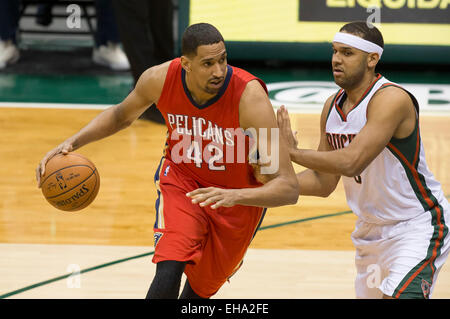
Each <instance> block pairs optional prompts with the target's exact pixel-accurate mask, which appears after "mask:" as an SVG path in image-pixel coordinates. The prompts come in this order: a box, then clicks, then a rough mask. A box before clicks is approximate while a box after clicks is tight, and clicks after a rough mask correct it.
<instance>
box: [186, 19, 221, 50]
mask: <svg viewBox="0 0 450 319" xmlns="http://www.w3.org/2000/svg"><path fill="white" fill-rule="evenodd" d="M220 41H223V42H225V41H224V40H223V37H222V35H221V34H220V32H219V30H217V29H216V28H215V27H214V26H213V25H211V24H209V23H197V24H193V25H191V26H189V27H188V28H187V29H186V30H185V31H184V33H183V38H182V40H181V54H182V55H184V56H192V55H194V56H195V55H197V48H198V47H199V46H200V45H208V44H214V43H218V42H220Z"/></svg>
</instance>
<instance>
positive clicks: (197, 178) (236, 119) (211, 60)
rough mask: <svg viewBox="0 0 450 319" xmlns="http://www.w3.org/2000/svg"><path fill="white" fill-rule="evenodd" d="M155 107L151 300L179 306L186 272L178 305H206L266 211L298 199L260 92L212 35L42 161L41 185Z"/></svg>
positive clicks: (205, 29)
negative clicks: (159, 121) (53, 169)
mask: <svg viewBox="0 0 450 319" xmlns="http://www.w3.org/2000/svg"><path fill="white" fill-rule="evenodd" d="M152 103H155V104H156V105H157V107H158V109H159V110H160V111H161V113H162V114H163V116H164V118H165V121H166V125H167V128H168V139H167V142H166V148H165V150H164V156H163V158H162V160H161V162H160V165H159V167H158V169H157V172H156V174H155V184H156V188H157V193H158V199H157V201H156V222H155V226H154V232H155V254H154V257H153V262H154V263H156V264H157V267H156V274H155V277H154V279H153V282H152V284H151V286H150V289H149V291H148V293H147V298H177V297H178V294H179V288H180V282H181V276H182V274H183V272H184V273H185V274H186V276H187V281H186V285H185V287H184V289H183V291H182V293H181V295H180V298H209V297H211V296H212V295H214V294H215V293H216V292H217V291H218V290H219V288H220V287H221V286H222V284H223V283H224V282H225V281H226V280H227V279H228V278H229V277H230V276H231V275H232V274H233V273H234V272H235V271H236V270H237V269H238V268H239V267H240V265H241V263H242V259H243V257H244V255H245V252H246V251H247V248H248V246H249V244H250V242H251V240H252V239H253V236H254V235H255V232H256V230H257V229H258V227H259V225H260V223H261V222H262V218H263V217H264V213H265V208H267V207H275V206H281V205H288V204H294V203H296V201H297V198H298V194H299V186H298V183H297V179H296V176H295V172H294V169H293V167H292V164H291V162H290V159H289V153H288V152H287V146H286V145H285V143H284V141H283V140H280V139H279V138H278V131H277V121H276V117H275V114H274V111H273V108H272V105H271V103H270V101H269V98H268V95H267V89H266V86H265V84H264V83H263V82H262V81H261V80H260V79H258V78H256V77H255V76H253V75H251V74H250V73H248V72H246V71H244V70H242V69H239V68H236V67H232V66H230V65H228V64H227V52H226V49H225V44H224V40H223V38H222V35H221V34H220V32H219V31H218V30H217V29H216V28H215V27H213V26H212V25H210V24H206V23H199V24H195V25H192V26H190V27H188V28H187V29H186V31H185V33H184V34H183V38H182V56H181V58H176V59H174V60H172V61H168V62H166V63H163V64H161V65H158V66H154V67H152V68H150V69H148V70H147V71H146V72H144V73H143V75H142V76H141V78H140V79H139V81H138V83H137V85H136V88H135V89H134V90H133V91H132V92H131V93H130V94H129V96H128V97H127V98H126V99H125V100H124V101H123V102H122V103H120V104H118V105H115V106H112V107H111V108H109V109H107V110H105V111H104V112H102V113H101V114H99V115H98V116H97V117H96V118H94V119H93V120H92V121H91V122H90V123H89V124H88V125H87V126H86V127H84V128H83V129H81V130H80V131H79V132H78V133H77V134H75V135H74V136H72V137H70V138H68V139H67V140H66V141H65V142H63V143H62V144H61V145H59V146H58V147H56V148H55V149H54V150H52V151H50V152H49V153H47V155H46V156H45V157H44V158H43V159H42V161H41V163H40V164H39V166H38V167H37V170H36V177H37V180H38V184H39V183H40V177H41V176H42V175H43V174H44V169H45V163H46V162H47V161H48V159H50V158H51V157H52V156H54V155H55V154H58V153H63V154H67V153H68V152H70V151H74V150H76V149H78V148H80V147H81V146H83V145H86V144H87V143H90V142H93V141H96V140H99V139H101V138H104V137H106V136H109V135H111V134H114V133H116V132H117V131H119V130H121V129H124V128H126V127H127V126H129V125H130V124H131V123H132V122H133V121H135V120H136V119H137V118H138V117H139V116H140V115H141V114H142V113H143V112H144V111H145V110H146V109H147V108H148V106H149V105H152ZM244 130H245V132H244ZM246 132H250V133H252V134H245V133H246ZM249 135H250V136H249ZM250 150H257V151H250ZM255 154H257V155H256V157H257V158H259V160H258V164H260V165H258V166H257V167H259V168H258V169H256V170H254V166H252V165H251V160H250V156H255ZM259 169H260V170H259ZM264 170H265V171H264ZM255 176H257V177H258V178H256V177H255ZM260 177H264V178H260ZM263 180H264V183H262V182H260V181H263Z"/></svg>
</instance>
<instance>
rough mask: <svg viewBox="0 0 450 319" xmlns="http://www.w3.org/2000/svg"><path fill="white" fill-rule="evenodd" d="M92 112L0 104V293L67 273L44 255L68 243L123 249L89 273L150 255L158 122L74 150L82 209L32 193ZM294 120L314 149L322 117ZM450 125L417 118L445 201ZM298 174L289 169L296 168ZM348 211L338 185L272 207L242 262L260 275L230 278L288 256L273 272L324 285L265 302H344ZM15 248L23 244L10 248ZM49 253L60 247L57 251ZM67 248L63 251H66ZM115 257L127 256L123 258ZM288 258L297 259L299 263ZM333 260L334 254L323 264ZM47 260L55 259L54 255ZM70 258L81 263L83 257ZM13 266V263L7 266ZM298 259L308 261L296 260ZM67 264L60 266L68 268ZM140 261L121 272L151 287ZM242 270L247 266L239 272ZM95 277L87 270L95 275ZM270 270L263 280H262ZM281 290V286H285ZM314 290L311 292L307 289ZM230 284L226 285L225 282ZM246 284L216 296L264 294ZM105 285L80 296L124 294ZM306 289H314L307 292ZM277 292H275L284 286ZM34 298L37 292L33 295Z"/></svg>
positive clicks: (161, 137)
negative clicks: (84, 201) (95, 176)
mask: <svg viewBox="0 0 450 319" xmlns="http://www.w3.org/2000/svg"><path fill="white" fill-rule="evenodd" d="M99 112H100V111H99V110H70V109H31V108H29V109H27V108H1V105H0V159H1V160H0V194H2V195H1V199H0V243H2V245H1V246H0V253H1V254H2V255H3V256H11V258H10V259H8V263H6V265H5V262H2V264H1V265H0V266H1V268H2V269H3V270H5V268H8V269H9V270H8V272H5V271H3V270H2V275H0V287H4V288H1V290H0V295H1V294H4V293H7V292H8V291H11V290H14V289H19V288H21V287H23V286H26V285H29V284H34V283H35V282H36V281H42V280H46V279H49V277H50V278H52V277H56V276H59V275H61V274H62V273H63V272H64V271H65V268H64V267H63V268H61V269H62V270H61V269H59V270H58V269H54V268H52V267H50V266H48V267H47V266H45V260H46V258H50V259H49V260H50V261H52V259H51V257H48V256H49V255H48V254H51V253H48V249H50V251H51V252H53V254H62V253H63V252H64V254H68V253H70V249H69V248H70V247H72V248H73V247H74V246H62V245H89V246H77V247H79V248H77V249H78V250H80V249H81V250H86V251H91V248H92V249H93V247H94V246H95V247H96V246H102V245H103V246H110V247H111V249H112V248H113V247H123V249H124V251H120V249H119V248H118V249H119V250H117V251H116V250H114V251H115V252H114V253H113V254H112V255H106V257H104V259H102V260H97V259H95V258H94V259H92V260H89V258H90V256H97V254H99V251H101V250H97V251H96V253H92V252H91V253H89V254H86V256H85V259H86V260H84V262H83V263H82V264H83V266H82V267H84V265H85V264H86V267H91V266H95V264H96V263H97V262H100V263H102V262H108V259H109V261H111V259H113V260H114V259H115V258H119V259H120V258H126V257H129V256H131V255H133V254H134V253H135V252H136V251H144V252H146V251H151V249H152V246H153V231H152V227H153V223H154V218H155V210H154V203H155V200H156V191H155V187H154V184H153V175H154V172H155V170H156V168H157V165H158V163H159V159H160V158H161V156H162V147H163V146H164V141H165V131H166V130H165V127H164V126H163V125H158V124H154V123H151V122H147V121H142V120H138V121H137V122H135V123H134V124H133V125H132V126H131V127H130V128H128V129H126V130H124V131H121V132H119V133H118V134H116V135H114V136H111V137H109V138H107V139H104V140H101V141H98V142H96V143H93V144H90V145H87V146H85V147H83V148H82V149H80V150H78V152H79V153H81V154H83V155H85V156H87V157H88V158H89V159H91V160H92V161H93V162H94V163H95V165H96V166H97V168H98V170H99V173H100V176H101V186H100V192H99V194H98V196H97V198H96V200H95V201H94V202H93V203H92V204H91V205H90V206H89V207H88V208H86V209H85V210H83V211H81V212H77V213H66V212H60V211H57V210H56V209H54V208H53V207H52V206H50V205H49V204H48V203H47V202H46V201H45V199H44V197H43V196H42V193H41V191H40V190H39V189H38V188H37V187H36V182H35V172H34V170H35V167H36V165H37V164H38V162H39V160H40V159H41V158H42V157H43V155H44V154H45V153H46V152H47V151H49V150H50V149H51V148H53V147H55V146H56V145H58V144H59V143H61V142H62V141H63V140H64V139H65V138H67V137H69V136H71V135H72V134H74V133H76V132H77V131H78V130H79V129H80V128H81V127H82V126H84V125H86V124H87V123H88V122H89V121H90V120H91V119H92V118H93V117H94V116H95V115H96V114H98V113H99ZM292 122H293V125H294V126H295V129H297V130H298V131H299V136H300V145H301V146H302V147H304V148H313V149H315V148H316V147H317V142H318V136H319V135H318V134H319V129H318V124H319V115H316V114H308V115H293V116H292ZM448 123H449V118H448V117H432V116H426V117H422V118H421V133H422V139H423V143H424V145H425V150H426V158H427V161H428V165H429V167H430V169H431V170H432V172H433V173H434V175H435V176H436V178H437V179H438V180H439V181H440V182H441V183H442V186H443V188H444V192H445V193H446V195H449V194H450V175H449V174H450V161H449V160H448V158H450V147H449V142H448V141H449V140H450V128H449V127H448ZM301 169H302V168H301V167H298V166H296V170H297V171H299V170H301ZM348 210H349V208H348V206H347V205H346V202H345V196H344V192H343V187H342V184H341V183H340V184H339V186H338V188H337V190H336V191H335V192H334V193H333V194H332V195H331V196H330V197H329V198H313V197H303V198H300V199H299V201H298V203H297V204H296V205H292V206H285V207H280V208H274V209H269V210H268V213H267V215H266V218H265V220H264V222H263V224H262V229H263V230H261V231H260V232H259V233H258V234H257V236H256V237H255V239H254V241H253V243H252V245H251V248H252V250H251V253H250V251H249V254H248V262H247V263H246V267H252V265H253V266H255V267H259V266H258V265H259V264H260V263H261V258H262V259H263V260H266V261H267V265H268V266H267V268H268V269H265V270H264V272H261V273H257V271H256V273H254V272H252V271H251V268H245V267H244V268H243V269H242V270H241V271H240V272H238V274H237V275H236V278H241V279H236V280H235V282H243V281H245V280H244V279H242V278H243V277H237V276H244V277H245V274H247V275H248V276H250V277H249V278H251V276H252V275H255V276H261V277H262V278H260V277H258V279H255V280H257V281H258V282H260V283H261V284H264V279H263V278H267V276H272V275H273V273H274V269H273V268H271V267H278V266H277V260H280V261H282V262H283V263H284V262H286V263H287V262H288V261H289V260H291V259H292V262H293V264H292V265H291V266H289V265H287V266H286V267H290V268H289V269H290V271H291V272H287V270H283V269H284V268H276V269H278V271H280V272H283V271H284V272H286V273H292V274H295V273H297V274H298V271H299V268H302V267H303V266H305V267H307V268H305V269H302V270H301V271H300V273H303V274H304V276H306V277H308V273H309V274H312V273H313V272H315V274H314V275H309V276H310V277H308V278H312V279H314V280H312V281H311V282H316V281H315V279H317V280H319V279H318V278H323V280H324V281H322V283H321V284H316V285H314V284H311V286H310V287H309V288H308V289H310V291H309V294H308V293H304V294H301V293H300V292H299V291H303V289H304V288H305V287H299V289H298V291H297V293H295V294H294V295H289V294H287V295H285V294H284V293H282V292H280V293H279V294H276V295H273V296H269V295H267V294H262V295H263V296H264V298H289V297H291V296H293V297H294V298H309V297H311V298H344V297H346V296H349V297H350V298H351V297H352V296H353V294H352V293H353V277H352V276H353V273H352V272H351V271H353V270H348V267H353V259H352V258H353V257H352V256H353V249H354V248H353V245H352V243H351V240H350V234H351V232H352V230H353V227H354V222H355V220H356V218H355V217H354V216H353V214H351V213H350V212H348ZM337 213H340V214H337ZM17 244H22V245H18V246H17ZM29 244H31V246H30V245H29ZM11 245H12V246H11ZM34 245H38V246H34ZM39 245H43V246H39ZM55 245H56V246H55ZM33 247H40V248H39V249H42V253H35V256H34V257H32V256H33V254H31V255H29V253H30V251H33V249H34V248H33ZM43 247H47V248H48V249H47V248H45V249H44V248H43ZM49 247H50V248H49ZM55 247H60V248H63V249H62V250H59V252H58V249H56V248H55ZM64 247H69V248H68V249H69V250H66V249H65V248H64ZM80 247H81V248H80ZM127 247H138V249H136V250H133V251H127V250H126V249H127ZM139 247H142V249H141V248H139ZM12 248H14V249H12ZM11 249H12V250H13V252H15V254H14V253H13V254H12V255H8V254H7V253H8V252H9V253H11ZM21 249H23V253H22V254H21V253H20V251H21ZM39 249H38V250H39ZM46 249H47V250H46ZM52 249H53V250H52ZM55 249H56V250H55ZM74 249H75V248H74ZM77 249H75V251H77ZM39 251H40V250H39ZM46 251H47V252H46ZM105 251H108V250H107V249H106V250H105ZM283 251H286V253H283ZM27 252H28V253H27ZM125 252H126V254H125ZM290 252H292V253H290ZM329 252H331V253H329ZM333 252H335V253H333ZM3 253H5V254H3ZM122 253H124V255H122V256H121V257H120V255H121V254H122ZM21 256H22V257H21ZM30 256H31V257H30ZM53 256H54V255H53ZM77 256H83V254H82V253H78V255H77ZM289 256H291V257H292V258H290V257H289ZM293 256H297V257H298V259H297V257H295V258H294V257H293ZM306 256H311V260H316V263H312V262H311V260H307V261H306V260H305V257H306ZM327 256H328V257H327ZM330 256H334V257H331V258H330ZM29 258H31V259H38V260H39V262H38V264H39V266H38V267H34V268H33V267H32V266H31V265H29V264H30V263H32V261H30V260H29V261H28V262H27V260H28V259H29ZM53 258H56V259H58V257H57V256H56V257H55V256H54V257H53ZM77 258H78V259H77V260H79V259H80V258H82V257H77ZM102 258H103V257H102ZM333 258H335V259H337V260H338V261H337V262H336V263H337V264H339V266H336V267H334V268H333V267H331V268H333V269H334V270H331V269H330V267H328V266H327V265H330V264H333V262H334V261H333V260H334V259H333ZM100 259H101V258H100ZM15 260H16V261H17V263H15V262H14V261H15ZM64 260H65V259H64ZM252 260H253V261H252ZM302 261H305V263H304V264H302ZM50 264H51V262H50ZM65 265H66V266H65V267H67V263H66V264H65ZM146 265H147V266H148V267H149V268H148V269H149V271H150V274H148V273H146V271H145V269H146V268H145V267H144V266H141V268H139V267H137V268H133V267H131V268H130V269H128V270H126V272H128V274H129V272H130V271H131V272H132V273H133V274H134V275H136V273H137V274H138V275H139V274H142V275H143V277H141V279H142V281H143V282H145V285H144V286H145V289H147V281H148V282H149V280H150V279H149V278H151V271H152V269H153V268H151V267H152V265H151V263H150V261H149V259H148V258H146ZM283 265H284V264H283ZM318 267H321V268H320V269H319V268H318ZM447 268H450V267H448V266H447V265H446V266H445V267H444V269H443V271H442V272H441V275H440V276H441V278H440V280H441V281H440V285H439V287H443V289H442V290H438V288H436V291H435V297H440V298H450V291H449V289H448V287H450V276H449V275H448V274H449V271H447ZM30 269H33V271H32V272H31V273H32V274H33V275H32V276H31V277H26V276H24V273H28V274H29V273H30V271H29V270H30ZM244 269H246V270H245V271H244ZM254 269H259V268H254ZM271 269H272V270H271ZM351 269H353V268H351ZM49 270H52V271H53V270H54V273H52V274H50V273H48V271H49ZM134 270H136V272H135V271H134ZM347 270H348V271H347ZM241 272H242V274H241ZM318 272H320V276H318V275H317V273H318ZM344 272H346V274H347V275H343V278H348V280H344V281H345V284H344V283H343V284H342V286H341V288H342V291H345V292H346V295H345V296H343V295H342V294H340V293H339V288H336V287H339V282H343V281H342V280H340V279H337V286H333V287H334V288H330V287H331V286H330V287H328V286H327V283H326V282H327V280H328V281H330V280H331V281H333V278H335V279H336V278H337V277H338V276H340V274H343V273H344ZM95 273H96V272H92V276H94V275H95ZM269 273H270V275H268V274H269ZM7 274H8V275H7ZM33 276H34V277H33ZM124 276H125V278H124V280H128V279H126V275H124ZM324 276H325V277H324ZM306 277H302V278H306ZM284 278H285V280H287V282H289V281H290V279H289V277H286V276H284ZM295 278H297V277H295ZM327 278H328V279H327ZM296 280H297V279H296ZM331 281H330V282H331ZM6 283H8V284H6ZM4 284H5V285H4ZM280 284H281V286H283V285H282V283H280ZM243 285H244V283H243ZM313 286H314V287H315V288H314V289H312V288H311V287H313ZM227 287H228V286H227ZM229 287H230V288H231V287H232V285H230V286H229ZM251 287H253V288H254V289H253V290H251V291H248V290H243V292H242V291H241V290H240V289H237V290H235V289H234V288H233V290H231V291H229V294H228V293H227V292H226V291H227V290H226V289H228V288H226V287H224V290H223V292H222V291H221V292H220V294H218V295H217V297H224V298H226V297H230V298H234V297H235V298H240V297H241V296H242V297H245V296H247V297H248V298H258V296H261V294H260V293H258V292H259V291H260V290H261V289H256V288H255V287H256V286H251ZM328 288H330V289H328ZM444 288H445V289H444ZM46 289H47V288H46ZM48 289H50V290H49V291H50V292H49V293H48V294H46V293H42V294H38V296H36V295H31V296H30V297H32V298H34V297H39V296H41V297H44V298H47V297H48V298H58V297H59V296H61V297H62V296H64V293H60V292H59V290H58V289H57V290H51V286H49V287H48ZM99 289H100V290H101V291H100V292H99V291H98V290H99ZM110 289H112V290H114V289H115V287H108V286H104V287H101V288H98V289H97V290H96V289H93V290H94V292H93V293H92V294H91V293H89V294H87V295H83V296H84V297H86V298H95V296H97V297H99V298H102V296H104V297H107V298H108V297H113V298H121V295H120V294H119V295H111V293H109V292H106V291H110ZM129 289H131V290H133V289H134V288H133V287H130V288H129ZM308 289H306V290H308ZM311 289H312V290H313V291H315V293H311V291H312V290H311ZM279 290H280V291H282V289H281V288H280V289H279ZM141 291H142V287H141V288H139V289H137V290H133V292H129V293H127V292H123V295H122V296H123V298H126V297H132V298H133V297H135V298H140V297H141V295H142V293H141ZM236 291H241V292H242V293H243V295H239V296H238V294H236ZM40 292H42V291H41V290H40ZM291 292H292V291H291ZM347 292H348V293H347ZM30 293H31V292H30ZM20 296H23V297H25V296H26V294H25V293H24V294H23V295H21V294H19V295H17V297H19V298H20ZM71 296H74V295H71ZM233 296H234V297H233Z"/></svg>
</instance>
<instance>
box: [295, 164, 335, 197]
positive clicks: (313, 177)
mask: <svg viewBox="0 0 450 319" xmlns="http://www.w3.org/2000/svg"><path fill="white" fill-rule="evenodd" d="M297 181H298V184H299V186H300V195H302V196H319V197H328V196H329V195H330V194H331V193H332V192H333V191H334V190H335V188H336V185H337V183H338V181H339V177H338V176H336V175H331V174H324V173H318V172H316V171H314V170H311V169H307V170H304V171H303V172H300V173H298V174H297Z"/></svg>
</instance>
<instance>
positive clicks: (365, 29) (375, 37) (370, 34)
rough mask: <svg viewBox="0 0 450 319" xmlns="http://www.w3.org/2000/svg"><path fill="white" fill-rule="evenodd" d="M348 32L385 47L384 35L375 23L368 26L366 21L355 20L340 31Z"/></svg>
mask: <svg viewBox="0 0 450 319" xmlns="http://www.w3.org/2000/svg"><path fill="white" fill-rule="evenodd" d="M342 31H344V32H347V33H350V34H353V35H356V36H359V37H361V38H363V39H364V40H367V41H370V42H372V43H375V44H376V45H378V46H380V47H382V48H384V40H383V35H382V34H381V32H380V30H378V29H377V28H376V27H375V26H374V25H371V27H369V26H368V24H367V22H365V21H354V22H350V23H347V24H346V25H344V26H343V27H342V28H341V29H340V30H339V32H342Z"/></svg>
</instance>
